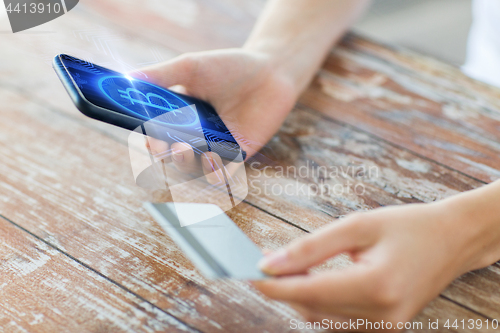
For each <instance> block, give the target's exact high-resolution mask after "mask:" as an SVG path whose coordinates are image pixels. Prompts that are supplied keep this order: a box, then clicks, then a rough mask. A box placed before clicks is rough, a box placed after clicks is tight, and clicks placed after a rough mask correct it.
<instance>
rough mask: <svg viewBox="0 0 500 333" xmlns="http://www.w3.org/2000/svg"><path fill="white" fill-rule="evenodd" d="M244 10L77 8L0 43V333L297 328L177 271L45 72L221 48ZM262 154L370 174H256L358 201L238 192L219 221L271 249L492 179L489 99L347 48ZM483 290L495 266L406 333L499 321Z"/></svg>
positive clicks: (229, 2)
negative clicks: (65, 57)
mask: <svg viewBox="0 0 500 333" xmlns="http://www.w3.org/2000/svg"><path fill="white" fill-rule="evenodd" d="M262 4H263V1H262V0H259V1H255V0H183V1H175V0H172V1H159V0H158V1H153V0H151V1H123V0H106V1H98V0H82V1H81V2H80V4H79V5H78V6H77V7H76V8H75V9H74V10H73V11H71V12H70V13H69V14H67V15H65V16H63V17H61V18H59V19H57V20H55V21H53V22H50V23H48V24H46V25H43V26H41V27H39V28H36V29H34V30H31V31H28V32H25V33H19V34H15V35H14V34H11V33H8V32H5V33H4V32H2V34H0V45H1V46H0V87H1V89H0V101H1V107H0V115H1V119H2V121H1V122H0V156H1V160H0V212H1V219H0V230H1V233H0V299H1V302H0V309H1V310H0V332H288V331H291V330H290V329H289V321H290V319H293V318H296V317H297V314H296V313H295V312H293V311H292V310H291V309H290V308H289V307H287V306H286V305H284V304H281V303H278V302H274V301H270V300H269V299H266V298H265V297H263V296H262V295H260V294H258V293H257V292H255V291H254V290H253V289H252V288H251V287H250V286H249V285H248V284H247V283H246V282H238V281H215V282H214V281H208V280H206V279H205V278H203V277H202V276H201V275H200V274H199V273H198V272H197V271H196V270H195V268H194V267H193V265H192V264H191V263H190V262H189V261H188V260H187V259H186V258H185V257H184V255H183V254H182V253H181V252H180V251H179V249H178V248H177V247H176V246H175V245H174V244H173V242H172V241H171V240H170V239H169V237H168V236H166V235H165V233H164V232H163V231H162V229H161V228H160V227H159V226H158V225H157V224H156V223H155V222H154V221H153V220H152V219H151V217H150V216H149V215H148V214H147V213H146V212H145V211H144V209H143V208H142V204H143V202H144V201H147V200H151V199H152V197H153V199H154V198H158V197H161V195H162V194H161V193H146V192H145V191H144V190H142V189H140V188H139V187H137V186H136V185H135V184H134V180H133V177H132V173H131V170H130V166H129V160H128V152H127V147H126V138H127V133H126V132H125V131H122V130H120V129H116V128H112V127H111V126H108V125H105V124H101V123H98V122H96V121H93V120H91V119H88V118H85V117H84V116H82V115H81V114H80V113H79V112H77V111H76V109H75V108H74V106H73V105H72V103H71V101H70V100H69V98H68V96H67V94H66V93H65V92H64V90H63V88H62V86H61V84H60V83H59V82H58V79H57V77H56V76H55V74H54V72H53V70H52V69H51V67H50V61H51V59H52V57H53V56H54V55H55V54H56V53H60V52H67V53H70V54H74V55H78V56H80V57H84V58H86V59H89V60H93V61H95V62H98V63H101V64H103V65H107V66H111V67H114V68H116V69H118V70H128V69H130V68H132V67H140V66H141V65H143V64H147V63H155V62H159V61H162V60H166V59H169V58H172V57H174V56H175V55H178V54H180V53H183V52H188V51H198V50H205V49H212V48H220V47H234V46H239V45H241V44H242V42H243V41H244V39H245V37H246V36H247V34H248V33H249V31H250V29H251V26H252V24H253V22H254V21H255V18H256V17H257V15H258V13H259V11H260V10H261V8H262ZM1 30H5V31H7V30H8V25H7V24H6V22H5V21H2V22H1ZM267 151H271V152H272V154H273V156H274V157H273V158H274V162H273V163H274V166H275V168H274V170H276V169H277V168H276V166H282V167H291V166H295V167H297V168H298V167H300V166H308V165H315V166H318V167H320V166H324V167H337V168H348V167H349V166H351V167H359V166H365V167H374V168H376V170H378V171H377V172H378V173H377V174H376V175H375V176H374V177H368V176H366V175H363V174H361V175H360V174H349V173H346V174H344V175H343V174H340V175H339V176H338V177H335V178H332V179H330V178H327V179H321V180H319V179H316V178H314V177H309V178H299V179H293V178H291V177H288V178H287V177H279V175H275V174H273V173H272V172H271V171H270V170H268V172H267V174H268V175H271V176H272V177H271V178H270V180H269V181H270V182H276V183H280V184H282V185H283V184H284V185H286V184H289V183H296V182H299V183H300V184H305V185H308V186H309V185H313V184H317V183H318V182H319V181H321V182H326V183H328V184H332V185H334V184H344V185H345V184H347V183H348V182H349V183H350V184H362V185H363V186H364V188H365V191H364V192H363V193H362V194H359V195H358V194H356V193H349V194H345V195H321V194H319V195H312V196H294V195H289V196H285V195H282V196H275V195H272V194H270V195H266V194H265V193H263V192H264V191H260V192H261V193H260V194H259V191H257V190H258V188H251V190H250V193H249V195H248V197H247V198H246V200H245V201H244V202H243V203H241V204H240V205H238V206H237V207H236V208H234V209H233V210H231V211H229V212H228V214H229V216H230V217H231V218H232V219H233V220H234V221H235V222H236V223H237V224H238V225H239V226H240V227H241V228H242V229H243V231H244V232H245V233H246V234H247V235H248V236H249V237H250V238H251V239H252V240H253V241H254V242H255V243H257V244H258V246H260V247H262V248H268V249H277V248H279V247H281V246H283V245H284V244H286V243H288V242H289V241H291V240H292V239H294V238H297V237H300V236H302V235H304V234H305V233H307V232H310V231H311V230H314V229H316V228H319V227H321V226H322V225H325V224H327V223H335V220H336V219H337V218H338V217H339V216H342V215H345V214H347V213H349V212H351V211H355V210H368V209H373V208H377V207H380V206H385V205H394V204H404V203H413V202H430V201H434V200H438V199H441V198H444V197H448V196H450V195H453V194H456V193H458V192H462V191H466V190H469V189H472V188H476V187H479V186H482V185H483V184H485V183H489V182H491V181H493V180H495V179H498V178H500V90H498V89H495V88H492V87H490V86H487V85H484V84H481V83H478V82H476V81H474V80H471V79H469V78H467V77H465V76H464V75H463V74H461V72H460V71H459V69H457V68H455V67H452V66H449V65H446V64H443V63H441V62H438V61H436V60H433V59H430V58H427V57H424V56H421V55H418V54H415V53H411V52H408V51H406V50H402V49H399V48H395V47H392V46H387V45H380V44H377V43H375V42H372V41H368V40H366V39H364V38H361V37H357V36H354V35H349V36H348V37H346V38H345V40H344V41H343V42H342V44H341V45H340V46H339V47H337V48H336V49H335V50H333V51H332V53H331V54H330V56H329V58H328V60H327V62H326V63H325V65H324V67H323V68H322V69H321V71H320V72H319V73H318V76H317V77H316V79H315V80H314V82H313V84H312V85H311V87H310V88H309V89H308V90H307V91H306V92H305V93H304V94H303V96H302V97H301V99H300V101H299V103H298V105H297V106H296V108H295V109H294V110H293V112H292V114H291V115H290V116H289V117H288V119H287V121H286V123H285V124H284V125H283V127H282V129H281V130H280V132H279V133H278V134H277V135H276V136H275V137H274V138H273V140H272V141H271V142H270V143H269V147H268V148H267ZM344 170H345V169H344ZM249 172H250V175H252V174H251V172H253V171H252V170H249ZM473 222H474V221H471V223H473ZM346 264H347V262H346V259H345V258H344V257H340V258H337V259H336V260H334V261H333V262H332V263H330V266H343V265H346ZM499 287H500V266H499V265H498V264H495V265H493V266H491V267H489V268H486V269H483V270H480V271H476V272H473V273H469V274H466V275H464V276H462V277H461V278H459V279H457V280H456V281H455V282H453V283H452V284H451V286H450V287H449V288H448V289H446V290H445V291H444V292H443V293H442V294H441V295H440V296H439V297H438V298H436V299H435V300H433V301H432V302H431V303H430V304H429V305H428V306H427V307H426V308H425V309H424V310H423V311H422V312H421V313H420V314H419V315H418V316H417V317H416V318H415V320H417V321H423V322H427V321H428V320H433V321H434V320H436V319H439V320H441V323H443V322H444V321H445V320H446V319H451V320H452V321H453V320H454V319H459V320H461V319H466V320H467V319H470V318H472V319H483V320H485V319H487V318H489V319H493V318H500V288H499ZM441 330H445V329H443V328H442V327H441V329H440V331H441ZM458 331H463V330H462V329H458ZM483 331H486V330H484V329H483Z"/></svg>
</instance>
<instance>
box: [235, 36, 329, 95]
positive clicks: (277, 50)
mask: <svg viewBox="0 0 500 333" xmlns="http://www.w3.org/2000/svg"><path fill="white" fill-rule="evenodd" d="M291 44H292V43H289V42H287V43H285V42H284V41H283V40H279V39H276V38H273V37H259V38H250V39H249V40H247V42H246V43H245V44H244V45H243V49H244V50H247V51H250V52H256V53H258V54H260V55H261V56H262V57H263V58H264V59H265V61H266V62H267V64H268V66H267V69H268V71H269V73H271V74H272V75H273V76H274V77H277V78H280V79H281V80H284V81H286V82H287V84H288V85H289V86H290V87H291V88H292V89H293V91H294V95H295V97H296V99H298V97H299V96H300V94H301V93H302V92H303V91H304V90H305V88H306V87H307V86H308V85H309V83H310V82H311V80H312V78H313V76H314V75H315V74H316V71H317V69H318V67H319V65H318V64H316V63H315V62H312V61H310V59H308V58H307V57H305V54H304V52H303V50H295V49H294V47H293V44H292V45H291Z"/></svg>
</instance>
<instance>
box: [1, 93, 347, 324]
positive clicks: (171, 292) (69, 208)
mask: <svg viewBox="0 0 500 333" xmlns="http://www.w3.org/2000/svg"><path fill="white" fill-rule="evenodd" d="M2 100H4V101H10V102H11V103H12V104H11V105H9V104H7V103H6V104H5V109H4V111H2V117H3V118H4V119H9V118H13V120H14V119H17V123H18V124H20V125H19V126H17V127H16V128H11V129H9V128H2V133H4V134H5V135H6V136H5V137H4V140H5V139H6V138H7V137H12V136H13V134H14V133H16V134H18V136H19V139H18V140H17V141H16V142H15V143H14V144H10V145H9V144H8V142H7V141H3V142H2V144H1V145H0V150H1V152H2V155H3V156H5V157H6V158H7V159H6V160H4V163H2V172H1V174H2V175H3V176H2V177H1V178H0V185H1V187H2V188H4V189H6V190H10V191H11V193H10V194H9V197H8V200H6V202H3V203H1V204H0V209H1V211H2V212H5V214H6V215H7V216H9V217H10V218H12V219H13V220H15V221H16V222H18V223H20V224H21V225H23V227H25V228H27V229H29V230H31V231H32V232H34V233H35V234H37V235H39V236H40V237H42V238H43V239H45V240H47V241H48V242H50V243H51V244H54V246H57V247H59V248H61V249H63V250H64V251H67V252H68V253H70V254H71V255H72V256H74V257H75V258H77V259H78V260H81V261H82V262H84V263H85V264H87V265H89V266H91V267H94V268H95V269H96V270H98V271H99V272H101V273H102V274H104V275H105V276H106V277H108V278H109V279H112V280H113V281H117V283H119V284H120V285H123V286H126V287H127V288H128V289H129V290H131V291H133V292H135V293H137V294H138V295H140V296H141V297H144V298H146V299H148V300H150V301H151V302H153V303H154V304H156V305H157V306H158V307H160V308H162V309H164V310H165V311H167V312H168V313H170V314H172V315H175V316H176V317H178V318H179V319H182V320H186V321H187V322H189V324H190V325H192V326H193V327H196V328H197V329H200V330H203V331H204V332H205V331H207V332H210V331H213V332H225V331H227V332H232V331H234V329H237V328H238V330H239V331H241V332H245V329H246V328H241V327H240V325H241V322H242V321H248V320H250V321H251V322H252V323H253V324H252V325H250V326H249V328H248V330H249V331H254V330H255V329H259V328H262V329H272V328H273V327H274V328H275V329H279V330H282V329H284V327H288V326H287V322H288V321H289V319H290V318H293V316H294V314H293V313H292V312H291V311H290V310H289V309H288V308H287V307H285V306H282V305H279V304H277V303H273V302H269V301H268V300H266V299H265V298H262V296H259V295H258V294H255V293H254V292H252V291H251V290H250V289H249V287H248V285H247V284H246V283H242V282H236V281H220V282H210V281H207V280H205V279H203V278H202V277H201V276H200V275H199V274H198V273H197V272H196V271H195V270H194V268H193V267H192V265H191V264H190V263H189V262H188V261H187V260H186V259H185V258H184V256H183V255H182V253H181V252H180V251H179V250H178V249H177V247H176V246H175V245H174V244H173V243H172V242H171V241H170V239H169V238H168V237H166V236H165V234H164V233H163V232H162V231H161V229H159V228H158V226H157V225H156V224H155V223H154V222H152V221H151V218H150V217H148V216H147V214H146V213H145V212H144V211H143V210H142V209H141V208H140V205H141V202H142V200H145V199H146V198H145V197H146V196H145V195H144V193H141V191H142V190H140V189H139V188H137V187H135V185H134V184H133V183H132V181H131V179H132V178H131V174H130V173H129V172H128V170H127V168H128V157H127V151H126V149H125V147H123V146H122V145H119V144H117V143H116V142H114V141H112V140H110V139H109V138H107V137H104V136H102V135H98V134H96V133H95V132H92V131H89V130H88V129H87V128H85V127H82V126H81V125H79V124H78V123H77V122H74V121H70V120H68V119H66V118H64V117H61V116H60V115H58V114H52V113H51V112H50V111H47V110H45V109H44V108H43V107H42V106H39V105H35V104H34V103H30V102H29V101H26V100H25V99H24V98H23V97H21V96H16V95H13V94H6V93H2ZM7 110H8V111H7ZM30 115H31V116H30ZM33 115H36V116H33ZM34 128H45V129H46V134H45V135H43V136H40V137H38V136H37V131H33V129H34ZM9 131H10V132H9ZM69 135H71V136H72V138H71V140H68V139H65V138H67V137H68V136H69ZM58 138H59V140H58ZM55 142H58V144H54V143H55ZM82 156H87V157H90V156H92V158H89V159H88V160H87V159H82V158H81V157H82ZM61 159H62V160H64V161H66V163H60V161H61ZM90 160H91V162H90ZM68 166H71V167H70V168H69V167H68ZM21 184H24V185H23V186H21ZM229 216H230V217H231V218H232V219H233V220H235V222H236V223H237V224H238V225H239V226H240V227H241V228H242V229H243V230H244V231H245V232H246V233H247V234H248V235H249V236H250V237H251V238H252V240H253V241H255V242H256V243H257V244H258V245H259V246H261V247H262V248H270V249H276V248H277V247H279V246H282V245H284V244H286V243H287V242H288V241H290V240H291V239H293V238H296V237H300V236H301V235H303V234H304V233H303V232H302V231H300V230H298V229H296V228H294V227H292V226H290V225H289V224H286V223H283V222H281V221H279V220H276V219H275V218H272V217H271V216H269V215H267V214H265V213H263V212H261V211H259V210H258V209H255V208H253V207H252V206H248V205H240V206H238V207H237V209H235V210H233V211H230V212H229ZM341 264H342V263H341V262H340V263H337V265H341ZM249 309H252V311H251V317H250V318H249V317H248V316H249V315H250V314H249V311H248V310H249ZM194 314H196V315H194Z"/></svg>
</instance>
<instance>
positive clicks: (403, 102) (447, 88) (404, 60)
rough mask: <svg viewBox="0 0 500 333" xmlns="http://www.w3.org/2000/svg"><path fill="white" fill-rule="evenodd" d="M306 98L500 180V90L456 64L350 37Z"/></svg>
mask: <svg viewBox="0 0 500 333" xmlns="http://www.w3.org/2000/svg"><path fill="white" fill-rule="evenodd" d="M301 101H302V103H304V104H306V105H307V106H310V107H311V108H313V109H315V110H318V111H321V112H323V113H325V114H327V115H328V116H330V117H332V118H334V119H337V120H338V121H342V122H345V123H348V124H350V125H351V126H354V127H356V128H359V129H362V130H363V131H366V132H367V133H371V134H373V135H376V136H378V137H380V138H383V139H384V140H387V141H388V142H390V143H391V144H393V145H397V146H398V147H402V148H405V149H408V150H410V151H413V152H415V153H417V154H419V155H420V156H423V157H426V158H429V159H432V160H435V161H437V162H439V163H441V164H443V165H445V166H447V167H450V168H453V169H455V170H458V171H460V172H462V173H464V174H468V175H470V176H473V177H475V178H477V179H479V180H481V181H483V182H491V181H493V180H495V179H498V178H500V171H499V170H500V169H499V167H498V166H499V165H500V157H499V156H500V144H499V142H500V134H499V133H500V132H499V131H498V128H499V126H500V89H497V88H493V87H490V86H487V85H485V84H482V83H479V82H477V81H474V80H472V79H469V78H467V77H466V76H465V75H463V74H462V73H461V72H460V71H459V70H458V69H457V68H454V67H452V66H449V65H444V64H442V63H440V62H437V61H435V60H432V59H429V58H425V57H423V56H417V55H416V54H413V53H410V52H408V51H404V50H400V49H392V50H389V49H387V48H384V47H382V46H380V45H377V44H375V43H373V42H369V41H367V40H364V39H362V38H358V37H354V36H350V37H347V38H346V39H345V41H344V43H342V45H341V46H339V47H338V48H336V49H335V51H334V52H333V53H332V54H331V56H330V57H329V58H328V60H327V61H326V63H325V65H324V67H323V69H322V70H321V71H320V73H319V75H318V77H317V78H316V80H315V82H314V84H313V85H312V86H311V87H310V88H309V89H308V90H307V92H306V93H305V94H304V95H303V97H302V99H301Z"/></svg>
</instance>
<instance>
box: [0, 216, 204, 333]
mask: <svg viewBox="0 0 500 333" xmlns="http://www.w3.org/2000/svg"><path fill="white" fill-rule="evenodd" d="M0 258H1V259H0V298H1V299H2V301H1V302H0V331H1V332H145V333H146V332H148V333H149V332H165V331H168V332H197V331H196V330H193V329H191V328H190V327H189V326H188V325H185V324H184V323H182V322H180V321H178V320H177V319H176V318H175V317H173V316H171V315H168V314H166V313H165V312H163V311H161V310H160V309H158V308H156V307H154V306H152V305H151V304H150V303H148V302H146V301H145V300H143V299H140V298H138V297H135V296H134V295H132V294H131V293H128V292H126V291H124V290H123V289H122V288H120V287H118V286H116V285H115V284H114V283H112V282H111V281H109V280H107V279H105V278H104V277H102V276H100V275H98V274H96V273H95V272H93V271H91V270H89V269H87V268H86V267H84V266H82V265H80V264H78V263H77V262H75V261H74V260H73V259H71V258H69V257H67V256H66V255H64V254H62V253H61V252H59V251H57V250H56V249H54V248H53V247H50V246H48V245H47V244H46V243H44V242H42V241H40V240H38V239H36V238H35V237H33V236H30V235H29V234H27V233H26V232H25V231H23V230H21V229H19V228H17V227H16V226H14V225H13V224H11V223H10V222H8V221H7V220H5V219H3V218H0Z"/></svg>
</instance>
